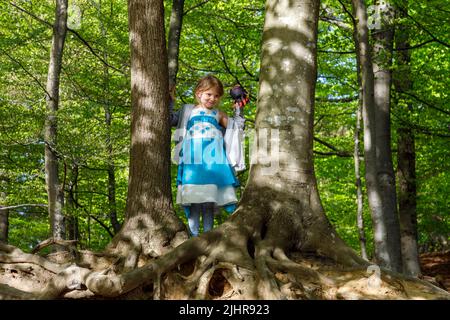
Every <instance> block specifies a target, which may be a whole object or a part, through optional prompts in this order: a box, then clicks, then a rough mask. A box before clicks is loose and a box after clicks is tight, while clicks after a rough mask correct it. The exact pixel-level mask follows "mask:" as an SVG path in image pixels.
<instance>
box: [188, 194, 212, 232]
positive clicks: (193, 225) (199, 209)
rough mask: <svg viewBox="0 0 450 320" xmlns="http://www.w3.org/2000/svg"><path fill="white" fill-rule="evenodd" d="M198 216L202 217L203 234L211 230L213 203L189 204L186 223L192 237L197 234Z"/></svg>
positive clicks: (198, 226)
mask: <svg viewBox="0 0 450 320" xmlns="http://www.w3.org/2000/svg"><path fill="white" fill-rule="evenodd" d="M200 214H202V216H203V232H207V231H209V230H211V229H212V228H213V226H214V202H204V203H193V204H191V207H190V213H189V218H188V222H189V229H190V230H191V234H192V236H193V237H197V236H198V234H199V228H200Z"/></svg>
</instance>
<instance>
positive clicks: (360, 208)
mask: <svg viewBox="0 0 450 320" xmlns="http://www.w3.org/2000/svg"><path fill="white" fill-rule="evenodd" d="M351 18H352V22H353V41H354V43H355V52H356V72H357V79H358V107H357V109H356V125H355V134H354V141H355V145H354V150H353V159H354V160H353V161H354V163H355V186H356V225H357V228H358V238H359V247H360V250H361V256H362V257H363V258H364V259H366V260H367V259H368V256H367V246H366V245H367V241H366V232H365V229H364V216H363V212H364V202H363V190H362V181H361V171H360V170H361V169H360V165H361V163H360V158H359V150H360V136H361V122H362V109H363V86H362V79H361V60H360V57H361V56H360V53H359V46H358V31H357V26H356V20H355V19H354V17H353V16H352V17H351Z"/></svg>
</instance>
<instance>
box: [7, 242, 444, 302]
mask: <svg viewBox="0 0 450 320" xmlns="http://www.w3.org/2000/svg"><path fill="white" fill-rule="evenodd" d="M291 258H292V260H294V261H295V262H297V263H299V264H301V265H302V266H304V267H307V268H311V269H314V270H317V271H319V272H320V273H321V274H322V275H323V276H326V277H329V278H330V279H331V278H333V279H335V280H336V281H335V282H334V284H333V285H331V286H329V287H327V286H323V287H320V286H318V284H317V283H314V281H312V282H311V281H310V280H311V279H310V277H309V275H308V274H306V277H305V278H304V279H303V280H304V281H305V282H304V283H303V285H300V288H301V290H300V291H301V292H303V293H300V294H299V296H298V297H296V299H327V300H328V299H329V300H334V299H434V298H435V295H434V294H433V293H431V292H428V293H427V290H425V291H422V290H423V289H424V288H423V287H417V288H416V287H415V285H414V284H411V285H409V286H408V290H409V295H408V294H406V295H405V294H404V290H403V289H405V287H404V286H402V285H400V286H399V285H398V282H396V281H392V279H391V280H389V276H388V277H385V276H384V274H382V275H383V280H384V282H383V283H382V284H381V285H380V286H379V288H377V289H376V290H375V291H373V292H368V291H367V285H368V283H369V282H368V281H370V280H369V279H370V278H368V277H369V273H368V272H367V271H366V272H364V270H363V271H359V272H346V271H344V270H340V268H339V267H337V265H336V264H335V262H334V261H332V260H331V259H329V258H324V257H318V256H316V255H308V254H305V255H303V254H302V255H299V256H297V255H293V256H292V257H291ZM420 260H421V269H422V273H423V275H422V276H421V279H423V280H426V281H428V282H431V283H433V284H434V285H435V286H438V287H440V288H442V289H444V290H446V291H447V292H450V250H447V251H444V252H432V253H425V254H421V255H420ZM214 274H215V275H216V273H214ZM275 276H276V278H277V280H279V281H280V282H285V280H286V279H284V278H286V277H288V275H287V274H282V273H277V274H276V275H275ZM51 277H52V274H51V273H50V272H48V271H47V270H45V269H43V268H41V267H40V266H37V265H35V264H30V263H18V264H7V263H6V264H3V263H0V300H5V299H6V300H9V299H13V300H16V299H33V298H35V295H36V294H37V293H38V292H40V291H41V290H42V289H43V288H44V287H45V285H46V284H47V283H48V281H49V280H50V279H51ZM216 277H219V278H217V279H213V281H211V283H212V284H214V285H211V284H210V287H209V290H208V292H209V294H210V296H209V297H208V298H209V299H225V300H227V299H230V298H229V297H228V298H227V296H228V294H226V292H225V291H229V292H232V291H233V290H231V288H228V286H227V285H228V284H229V283H228V282H227V281H226V280H225V278H223V277H222V276H220V275H219V274H217V275H216ZM213 278H214V276H213ZM286 282H289V281H287V280H286ZM403 284H404V285H405V283H403ZM216 286H217V287H218V291H220V293H216V294H215V292H214V291H216V290H215V289H217V288H215V287H216ZM369 291H370V290H369ZM82 292H83V291H78V290H75V291H73V292H72V293H68V295H66V296H65V298H68V299H71V298H72V299H73V298H77V294H80V293H82ZM140 293H142V290H140V289H139V290H133V291H131V292H130V293H128V294H125V295H124V296H121V297H116V298H114V299H136V298H137V297H134V295H136V294H140ZM305 293H307V294H306V295H305ZM83 298H88V299H89V297H83ZM91 298H93V297H91ZM166 298H167V299H175V298H176V297H170V296H167V297H166ZM184 298H186V297H184ZM441 298H442V297H441ZM441 298H439V297H437V299H441ZM94 299H96V298H95V297H94ZM139 299H142V297H139ZM231 299H232V298H231Z"/></svg>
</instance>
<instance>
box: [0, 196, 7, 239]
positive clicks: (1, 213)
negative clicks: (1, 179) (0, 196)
mask: <svg viewBox="0 0 450 320" xmlns="http://www.w3.org/2000/svg"><path fill="white" fill-rule="evenodd" d="M8 231H9V210H2V206H1V205H0V243H1V242H3V243H8Z"/></svg>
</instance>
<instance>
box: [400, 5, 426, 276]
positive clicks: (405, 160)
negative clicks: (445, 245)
mask: <svg viewBox="0 0 450 320" xmlns="http://www.w3.org/2000/svg"><path fill="white" fill-rule="evenodd" d="M403 2H404V4H403V7H404V8H406V7H407V4H408V1H407V0H405V1H403ZM395 42H396V48H397V64H398V66H397V69H396V71H395V73H394V85H395V89H396V91H397V100H396V102H397V108H402V105H405V104H406V108H404V109H402V110H401V111H402V112H404V114H406V116H408V114H409V113H410V112H411V110H412V103H411V101H410V100H409V99H408V100H406V101H405V100H404V99H401V98H400V97H399V94H401V93H403V92H409V91H411V90H412V79H411V70H410V69H411V67H410V61H411V56H410V52H409V50H405V48H408V47H409V34H408V29H407V27H406V26H405V25H400V26H399V27H398V29H397V31H396V36H395ZM399 102H402V103H399ZM398 112H400V110H399V111H398ZM397 139H398V140H397V144H398V155H397V177H398V185H399V188H398V205H399V217H400V232H401V245H402V258H403V271H404V272H405V273H406V274H408V275H413V276H417V275H419V274H420V262H419V250H418V243H417V242H418V234H417V212H416V197H417V191H416V163H415V162H416V151H415V141H414V140H415V139H414V132H413V130H412V129H411V128H410V127H408V126H407V125H404V124H403V123H400V124H399V127H398V129H397Z"/></svg>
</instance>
